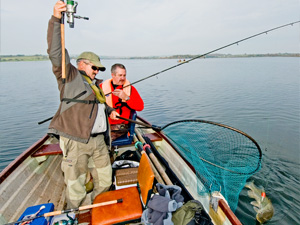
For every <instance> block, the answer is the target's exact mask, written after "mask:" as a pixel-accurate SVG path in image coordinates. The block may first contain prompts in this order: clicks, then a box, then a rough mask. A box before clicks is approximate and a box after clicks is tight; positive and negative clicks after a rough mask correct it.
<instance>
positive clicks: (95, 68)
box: [91, 65, 100, 71]
mask: <svg viewBox="0 0 300 225" xmlns="http://www.w3.org/2000/svg"><path fill="white" fill-rule="evenodd" d="M91 67H92V70H98V71H99V70H100V67H97V66H92V65H91Z"/></svg>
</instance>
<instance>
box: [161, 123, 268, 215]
mask: <svg viewBox="0 0 300 225" xmlns="http://www.w3.org/2000/svg"><path fill="white" fill-rule="evenodd" d="M162 130H163V132H164V134H165V135H166V136H167V137H168V138H169V139H170V140H171V141H172V142H173V143H174V144H175V146H177V148H178V149H177V150H178V152H179V153H180V154H181V155H182V156H183V157H184V158H185V159H186V160H187V161H188V162H189V163H190V164H191V165H192V166H193V167H194V169H195V171H196V176H197V192H198V194H199V195H204V194H207V193H212V192H214V191H221V193H222V195H223V196H224V197H225V199H226V200H227V202H228V204H229V206H230V208H231V210H232V211H235V210H236V208H237V204H238V198H239V194H240V192H241V190H242V189H243V187H244V186H245V183H246V180H247V179H248V178H249V177H250V176H252V175H253V174H254V173H255V172H257V171H258V170H259V169H260V168H261V157H262V153H261V149H260V147H259V145H258V144H257V143H256V141H255V140H254V139H253V138H252V137H250V136H249V135H247V134H246V133H244V132H242V131H240V130H237V129H235V128H232V127H229V126H226V125H222V124H219V123H214V122H210V121H205V120H182V121H177V122H173V123H170V124H168V125H166V126H165V127H163V128H162Z"/></svg>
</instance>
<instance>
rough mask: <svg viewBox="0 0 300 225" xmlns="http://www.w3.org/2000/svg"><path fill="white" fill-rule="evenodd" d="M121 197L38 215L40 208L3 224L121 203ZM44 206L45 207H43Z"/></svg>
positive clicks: (8, 224)
mask: <svg viewBox="0 0 300 225" xmlns="http://www.w3.org/2000/svg"><path fill="white" fill-rule="evenodd" d="M122 202H123V199H122V198H120V199H116V200H111V201H106V202H100V203H96V204H92V205H85V206H80V207H78V208H73V209H66V210H61V211H54V212H48V213H44V214H43V215H40V216H38V213H39V212H40V211H41V209H42V207H43V206H42V207H41V209H40V210H39V211H38V212H37V213H35V214H34V215H33V216H32V217H30V218H26V219H22V220H19V221H15V222H10V223H7V224H4V225H13V224H16V223H17V224H19V223H23V222H28V221H31V220H34V219H37V218H41V217H50V216H57V215H61V214H64V213H69V212H78V211H83V210H87V209H92V208H96V207H101V206H106V205H112V204H117V203H122ZM44 208H45V207H44Z"/></svg>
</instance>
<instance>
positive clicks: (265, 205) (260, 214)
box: [245, 181, 274, 223]
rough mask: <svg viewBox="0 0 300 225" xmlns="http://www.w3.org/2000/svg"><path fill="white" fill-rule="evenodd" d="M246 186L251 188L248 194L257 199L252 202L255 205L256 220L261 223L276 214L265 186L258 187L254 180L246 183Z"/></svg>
mask: <svg viewBox="0 0 300 225" xmlns="http://www.w3.org/2000/svg"><path fill="white" fill-rule="evenodd" d="M245 187H246V188H249V189H250V190H248V196H249V197H250V198H254V199H255V201H252V202H251V203H250V204H251V205H253V209H254V210H255V212H256V220H257V221H258V222H260V223H265V222H266V221H268V220H270V219H271V218H272V216H273V214H274V208H273V205H272V202H271V200H270V199H269V198H268V197H267V196H266V192H265V190H264V188H263V187H262V188H258V187H256V186H255V184H254V181H250V182H248V183H246V185H245Z"/></svg>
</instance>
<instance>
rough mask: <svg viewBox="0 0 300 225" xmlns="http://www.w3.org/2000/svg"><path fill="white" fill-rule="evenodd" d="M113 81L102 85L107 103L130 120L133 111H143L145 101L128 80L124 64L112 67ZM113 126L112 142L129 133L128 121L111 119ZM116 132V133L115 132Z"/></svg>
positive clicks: (109, 80) (107, 81) (106, 81)
mask: <svg viewBox="0 0 300 225" xmlns="http://www.w3.org/2000/svg"><path fill="white" fill-rule="evenodd" d="M111 76H112V78H111V79H108V80H105V81H104V82H103V83H101V84H100V87H101V88H102V89H103V92H104V93H105V94H106V96H105V97H106V103H107V104H108V105H109V106H110V107H113V108H114V109H116V110H117V112H118V113H119V114H120V115H121V116H122V117H124V118H129V117H130V113H131V111H132V110H134V111H142V110H143V109H144V101H143V99H142V98H141V96H140V94H139V93H138V91H137V90H136V88H135V87H133V86H132V85H131V84H130V82H129V81H128V80H127V79H126V68H125V66H124V65H123V64H119V63H117V64H114V65H113V66H112V67H111ZM109 123H110V125H111V130H112V133H111V136H112V140H115V139H116V138H117V137H119V136H121V135H123V134H124V132H122V130H125V133H127V129H128V125H127V124H128V121H125V120H122V119H120V120H114V119H109ZM113 131H115V132H113Z"/></svg>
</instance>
